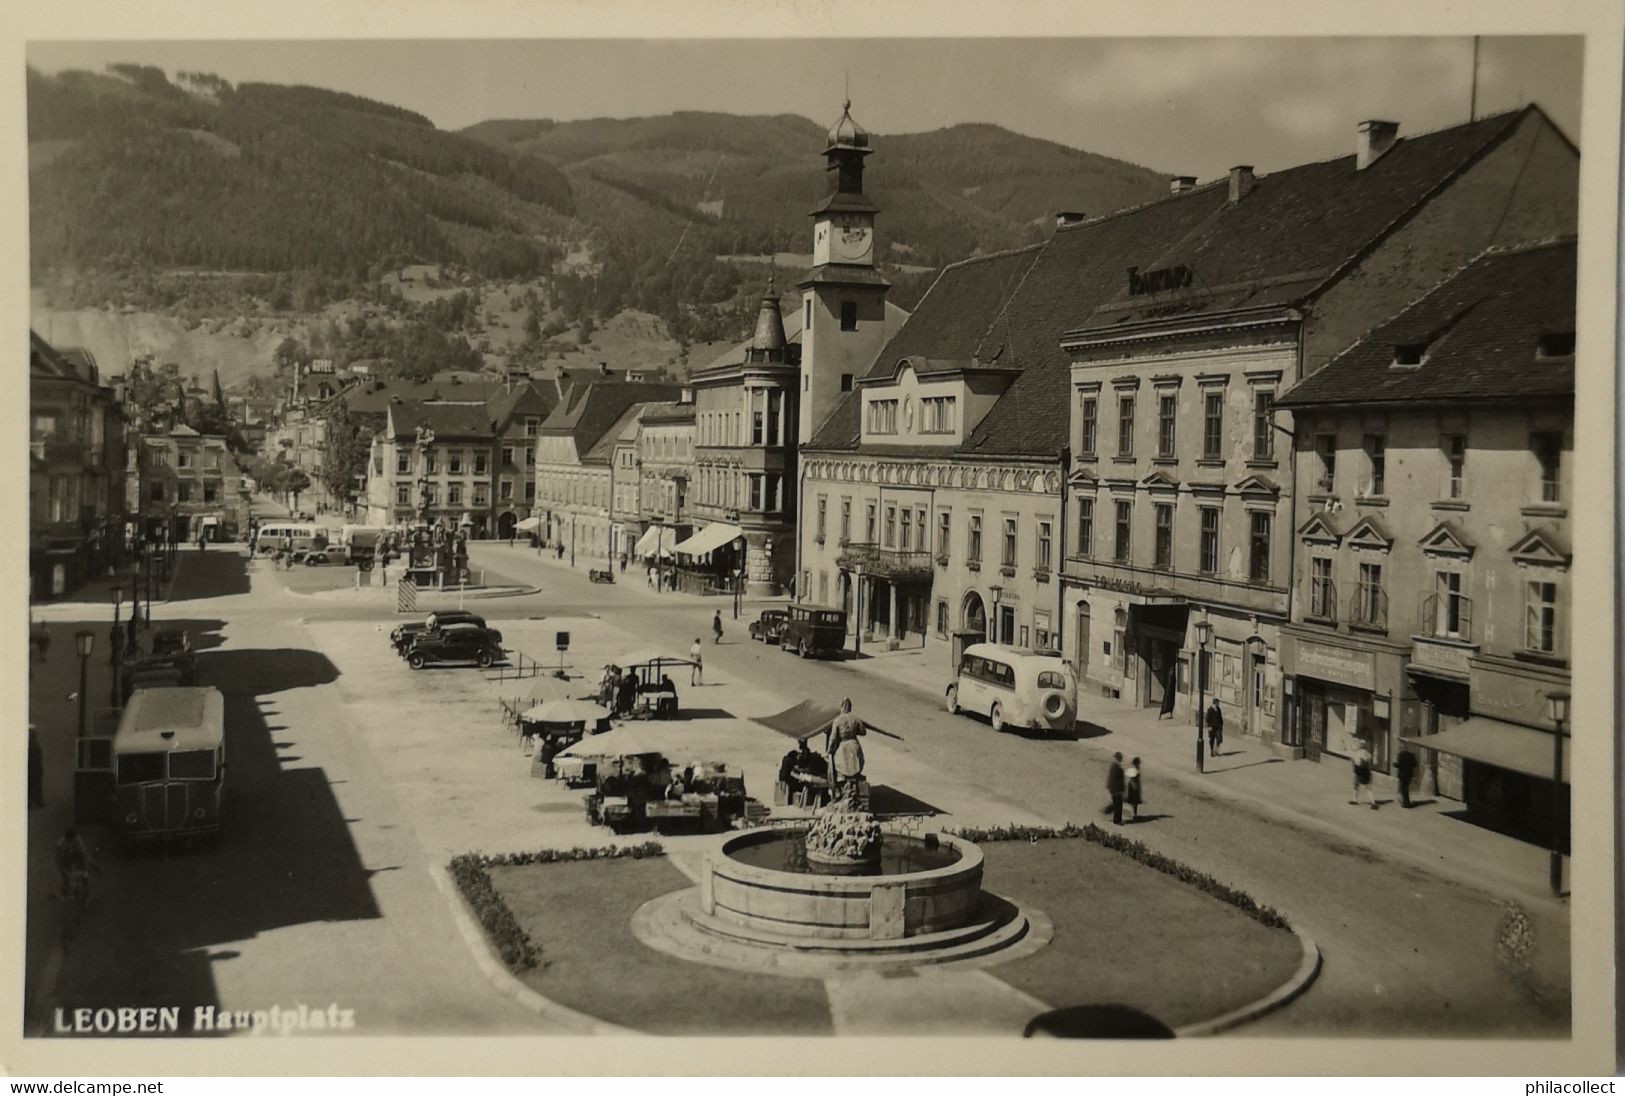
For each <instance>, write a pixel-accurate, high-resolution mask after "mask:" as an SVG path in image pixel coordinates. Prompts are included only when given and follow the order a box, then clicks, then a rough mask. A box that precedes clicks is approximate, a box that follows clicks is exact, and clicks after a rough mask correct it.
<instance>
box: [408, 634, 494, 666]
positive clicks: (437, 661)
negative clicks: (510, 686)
mask: <svg viewBox="0 0 1625 1096" xmlns="http://www.w3.org/2000/svg"><path fill="white" fill-rule="evenodd" d="M505 658H507V652H505V651H504V650H503V649H502V633H501V632H499V631H497V630H496V629H495V628H485V627H481V626H480V625H478V624H447V625H445V626H444V627H440V628H434V629H431V630H430V631H427V632H423V633H421V634H419V635H417V636H416V637H415V638H414V639H413V640H412V644H411V646H410V647H409V648H408V649H407V652H406V664H407V665H408V666H410V667H412V669H414V670H421V669H423V668H424V667H425V666H442V665H446V664H447V663H455V662H472V663H474V664H475V665H477V666H479V667H481V668H482V669H483V668H484V667H487V666H492V665H495V664H496V663H498V662H501V661H503V660H504V659H505Z"/></svg>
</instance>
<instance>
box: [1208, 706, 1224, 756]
mask: <svg viewBox="0 0 1625 1096" xmlns="http://www.w3.org/2000/svg"><path fill="white" fill-rule="evenodd" d="M1223 744H1224V713H1223V712H1221V711H1219V701H1218V699H1217V698H1215V699H1214V701H1213V703H1212V704H1211V705H1210V706H1209V707H1208V710H1207V752H1208V754H1209V755H1211V756H1213V757H1218V756H1219V747H1220V746H1222V745H1223Z"/></svg>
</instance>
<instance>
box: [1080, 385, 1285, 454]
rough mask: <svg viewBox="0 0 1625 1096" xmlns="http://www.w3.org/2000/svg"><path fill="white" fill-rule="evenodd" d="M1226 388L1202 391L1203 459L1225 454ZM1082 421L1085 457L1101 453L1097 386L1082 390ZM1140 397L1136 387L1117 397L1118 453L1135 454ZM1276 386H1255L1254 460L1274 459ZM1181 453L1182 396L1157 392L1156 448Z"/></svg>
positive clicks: (1082, 447)
mask: <svg viewBox="0 0 1625 1096" xmlns="http://www.w3.org/2000/svg"><path fill="white" fill-rule="evenodd" d="M1224 397H1225V392H1224V389H1223V388H1215V387H1210V388H1208V389H1206V390H1205V391H1204V392H1203V393H1202V451H1201V452H1202V459H1203V460H1223V459H1224V419H1225V407H1224ZM1078 399H1079V403H1078V421H1079V423H1080V425H1081V427H1082V432H1081V436H1080V438H1079V443H1078V455H1079V456H1080V457H1096V456H1098V455H1099V452H1098V447H1099V443H1100V397H1099V396H1098V395H1097V394H1095V393H1094V392H1084V393H1081V394H1080V395H1079V398H1078ZM1137 399H1138V397H1137V396H1136V395H1135V394H1134V393H1132V392H1124V393H1120V394H1119V395H1118V397H1117V453H1116V455H1117V456H1119V457H1133V456H1134V417H1135V409H1136V404H1137ZM1274 424H1275V391H1274V389H1270V388H1255V389H1254V390H1253V455H1252V459H1254V460H1261V461H1264V460H1274V459H1275V425H1274ZM1178 454H1179V397H1178V395H1177V394H1176V393H1174V392H1159V393H1158V394H1157V451H1156V455H1157V456H1158V457H1161V458H1168V459H1171V458H1174V457H1176V456H1178Z"/></svg>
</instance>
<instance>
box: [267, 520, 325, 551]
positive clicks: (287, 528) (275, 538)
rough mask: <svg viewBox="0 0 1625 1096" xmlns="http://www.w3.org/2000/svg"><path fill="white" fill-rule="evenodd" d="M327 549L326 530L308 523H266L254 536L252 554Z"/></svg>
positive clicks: (323, 527)
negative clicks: (285, 549)
mask: <svg viewBox="0 0 1625 1096" xmlns="http://www.w3.org/2000/svg"><path fill="white" fill-rule="evenodd" d="M326 547H327V528H326V527H325V526H322V525H315V524H313V523H311V522H308V521H268V522H266V523H265V524H264V525H261V526H260V527H259V531H258V532H257V533H255V534H254V554H255V555H260V556H268V555H270V554H271V553H272V552H275V551H276V550H277V549H278V548H292V549H293V550H294V551H296V552H297V551H299V550H300V549H301V548H303V549H305V550H307V551H308V550H310V549H312V548H326Z"/></svg>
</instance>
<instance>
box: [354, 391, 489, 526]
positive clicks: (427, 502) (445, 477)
mask: <svg viewBox="0 0 1625 1096" xmlns="http://www.w3.org/2000/svg"><path fill="white" fill-rule="evenodd" d="M495 441H496V433H495V430H494V428H493V427H492V425H491V421H490V419H489V417H488V416H487V411H486V406H485V403H484V402H483V401H469V402H461V403H454V402H450V401H445V402H430V401H423V402H418V401H410V402H409V401H406V400H401V401H399V402H396V403H391V404H390V405H389V409H388V411H387V413H386V416H385V425H384V428H383V429H382V430H381V431H379V432H378V433H377V434H375V435H374V436H373V439H372V443H371V447H370V449H369V453H368V469H369V472H368V477H367V524H369V525H379V526H386V525H411V524H413V523H414V522H416V521H417V520H418V518H419V516H420V515H421V514H423V513H425V512H426V513H427V516H428V518H429V521H430V522H431V523H443V524H444V525H445V526H446V527H448V528H459V527H466V528H468V529H470V530H471V535H473V536H485V535H487V534H488V530H489V529H490V512H491V489H492V488H491V485H492V481H493V477H494V475H495V468H494V465H493V454H494V452H495ZM425 507H426V509H425Z"/></svg>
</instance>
